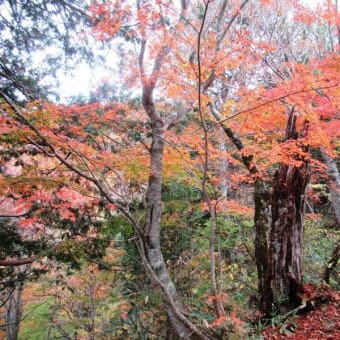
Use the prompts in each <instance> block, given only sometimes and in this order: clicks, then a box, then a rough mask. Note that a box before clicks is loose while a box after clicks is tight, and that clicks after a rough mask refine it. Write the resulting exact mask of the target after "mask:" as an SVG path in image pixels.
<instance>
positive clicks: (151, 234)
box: [143, 121, 190, 339]
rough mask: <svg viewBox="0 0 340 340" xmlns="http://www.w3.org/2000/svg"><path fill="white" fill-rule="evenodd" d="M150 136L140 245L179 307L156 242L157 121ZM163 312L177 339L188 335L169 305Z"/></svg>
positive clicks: (159, 167) (160, 126)
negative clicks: (144, 208) (148, 168)
mask: <svg viewBox="0 0 340 340" xmlns="http://www.w3.org/2000/svg"><path fill="white" fill-rule="evenodd" d="M152 136H153V137H152V144H151V148H150V175H149V185H148V189H147V192H146V222H145V227H144V230H143V239H144V248H145V253H146V255H147V259H148V261H149V263H150V265H151V267H152V269H153V270H154V272H155V274H156V275H157V277H158V278H159V280H160V281H161V283H162V285H163V287H164V289H165V290H166V293H167V295H168V296H170V297H171V298H172V300H173V301H174V303H175V305H176V306H177V307H178V308H179V309H182V304H181V301H180V298H179V296H178V293H177V291H176V288H175V285H174V283H173V281H172V279H171V278H170V275H169V272H168V269H167V267H166V264H165V262H164V259H163V255H162V251H161V246H160V228H161V216H162V204H161V188H162V175H163V152H164V131H163V123H162V122H161V121H157V122H155V123H154V124H153V127H152ZM167 314H168V316H169V319H170V321H171V324H172V326H173V327H174V329H175V330H176V333H177V334H178V336H179V337H180V338H181V339H186V338H189V334H190V330H189V329H188V327H187V326H186V325H185V324H184V323H183V322H182V321H181V320H179V318H178V317H177V316H176V314H175V313H174V311H173V309H172V307H171V306H168V307H167Z"/></svg>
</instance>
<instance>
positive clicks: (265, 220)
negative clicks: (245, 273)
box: [254, 179, 271, 305]
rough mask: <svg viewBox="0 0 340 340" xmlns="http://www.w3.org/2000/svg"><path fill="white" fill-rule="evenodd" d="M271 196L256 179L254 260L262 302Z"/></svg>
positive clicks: (264, 185) (261, 301)
mask: <svg viewBox="0 0 340 340" xmlns="http://www.w3.org/2000/svg"><path fill="white" fill-rule="evenodd" d="M270 201H271V198H270V193H269V189H268V187H267V185H266V184H265V183H264V181H262V180H260V179H258V180H256V182H255V184H254V203H255V214H254V225H255V261H256V267H257V277H258V291H259V295H260V297H261V300H260V305H261V304H262V303H263V296H264V295H265V292H264V280H265V277H266V273H267V257H268V233H269V229H270V225H271V202H270Z"/></svg>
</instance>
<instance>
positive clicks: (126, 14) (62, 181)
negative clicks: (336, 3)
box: [0, 0, 339, 339]
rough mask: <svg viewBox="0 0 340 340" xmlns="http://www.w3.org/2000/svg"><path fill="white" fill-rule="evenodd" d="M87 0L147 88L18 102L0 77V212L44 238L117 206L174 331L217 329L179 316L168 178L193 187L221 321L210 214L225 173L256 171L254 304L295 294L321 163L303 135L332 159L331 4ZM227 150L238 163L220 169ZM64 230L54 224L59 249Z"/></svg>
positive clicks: (281, 301)
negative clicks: (313, 180) (167, 228)
mask: <svg viewBox="0 0 340 340" xmlns="http://www.w3.org/2000/svg"><path fill="white" fill-rule="evenodd" d="M290 6H291V7H290ZM289 11H293V13H294V20H292V19H287V18H288V17H289ZM320 11H321V8H320ZM89 13H90V15H91V16H92V25H93V27H92V34H94V36H95V37H96V39H98V40H99V41H102V42H103V44H106V43H107V44H109V43H110V41H114V40H115V39H119V38H120V37H121V36H123V37H124V39H125V42H124V44H126V46H125V48H126V55H124V58H125V59H126V60H125V64H123V65H122V70H121V75H123V76H124V77H125V79H124V81H125V82H126V83H127V84H128V85H129V87H130V88H131V89H139V91H140V93H141V102H140V103H134V102H133V101H132V100H126V101H121V102H115V103H109V102H107V103H89V104H85V105H69V106H66V105H57V104H52V103H48V102H46V101H43V100H36V101H33V100H32V101H31V102H29V103H28V104H27V105H26V106H25V107H22V106H19V105H17V104H15V102H14V101H13V98H12V97H11V96H10V95H9V94H8V93H7V92H6V91H3V90H1V92H0V94H1V97H2V98H3V101H2V102H1V131H2V133H3V136H4V137H3V138H2V145H3V150H4V152H3V154H4V155H6V156H4V157H3V160H2V162H3V168H2V169H3V170H2V176H1V179H0V180H1V185H2V188H1V196H2V198H3V202H2V204H3V205H2V208H3V210H5V209H6V210H7V213H3V214H2V215H3V216H5V215H8V217H14V218H18V225H19V227H21V228H22V229H23V230H26V231H27V230H29V228H36V229H37V230H38V231H39V233H40V235H45V234H46V233H47V234H48V232H51V231H53V235H52V238H58V237H56V235H60V234H58V230H60V229H63V228H64V230H65V233H64V234H63V233H61V234H63V235H69V236H70V237H75V238H76V240H77V241H78V242H80V243H81V241H82V240H84V239H86V238H87V237H88V236H91V233H92V236H93V237H94V238H95V237H97V236H98V233H97V225H98V224H100V220H101V219H104V218H105V217H106V216H108V215H110V214H121V215H122V216H124V217H125V218H126V220H127V221H128V222H129V223H130V224H131V225H132V227H133V228H134V232H135V236H136V239H135V240H136V247H137V249H138V252H139V255H140V258H141V264H142V266H143V268H144V270H145V273H146V274H147V276H148V277H149V279H150V280H151V282H153V283H154V284H156V286H157V287H158V288H159V289H160V292H161V295H162V297H163V299H164V302H165V310H166V312H167V314H168V317H169V319H170V323H171V325H172V327H173V328H174V330H175V333H176V334H177V335H178V336H179V337H181V338H189V337H190V336H191V334H192V336H196V337H198V338H202V339H208V338H211V337H213V336H214V333H209V331H210V330H211V329H209V328H208V329H201V328H200V327H199V326H198V325H197V324H196V323H195V322H193V320H192V318H190V317H189V315H190V313H189V312H187V311H185V306H184V305H183V302H182V299H181V296H180V294H179V293H178V291H177V289H176V285H175V283H174V280H173V279H172V277H171V275H170V271H169V268H168V266H167V264H166V262H165V260H164V258H163V250H162V244H161V226H162V214H163V211H162V201H163V197H162V189H163V188H164V183H166V182H167V181H169V180H170V179H174V178H175V179H176V178H178V177H181V178H184V182H187V183H190V184H191V185H192V186H194V187H195V188H200V189H201V190H202V193H203V194H202V196H203V200H204V204H203V209H206V210H207V211H208V212H209V223H210V235H209V259H210V276H211V279H210V281H211V295H212V297H213V299H212V303H213V306H214V310H215V314H216V321H215V322H213V323H212V324H211V327H210V328H215V327H218V326H221V325H222V326H223V322H224V321H225V320H226V312H225V310H224V306H223V294H222V290H223V288H222V287H223V282H222V279H221V276H220V277H218V276H217V275H216V272H218V271H221V270H222V269H221V258H220V257H219V255H217V256H216V250H218V247H217V246H216V243H217V242H216V241H218V239H216V230H217V229H218V219H217V216H218V213H220V212H221V211H222V212H223V210H224V209H231V207H232V201H230V200H229V201H228V197H225V195H227V196H228V194H229V192H228V191H231V190H230V189H229V188H228V185H227V184H226V181H225V176H227V177H228V179H229V181H230V182H231V181H232V182H233V184H232V185H237V184H239V183H244V182H247V183H248V185H249V186H250V185H253V186H254V205H255V206H254V210H255V212H254V224H255V233H256V237H255V256H256V262H257V269H258V278H259V284H258V285H259V292H260V295H261V301H260V308H261V310H262V311H263V312H264V313H267V314H269V313H270V312H272V308H273V306H274V307H275V308H278V309H279V310H283V309H285V308H294V307H296V306H297V305H298V304H299V303H300V302H301V301H300V300H301V298H300V296H301V294H302V290H303V287H302V262H303V261H302V250H303V241H302V239H303V217H304V206H305V194H306V187H307V185H308V183H309V180H310V173H311V171H312V168H314V169H322V167H323V166H322V164H321V163H320V162H319V161H318V160H315V159H313V158H312V154H311V151H312V150H314V149H322V150H323V152H324V153H325V154H326V155H328V157H330V159H329V163H331V159H332V156H334V155H335V153H334V148H335V146H336V145H335V141H336V138H337V137H338V134H339V120H338V118H337V114H338V110H337V107H338V95H339V93H338V92H339V90H338V79H337V73H336V72H337V70H338V69H337V65H338V62H339V57H338V55H337V54H336V47H335V44H334V41H333V40H332V37H333V36H334V32H335V29H337V21H336V20H338V19H337V18H334V17H336V15H335V16H334V15H332V16H329V13H330V10H329V8H323V9H322V11H321V13H322V15H321V16H320V17H319V18H318V19H316V17H315V13H314V12H313V11H312V10H309V9H308V10H307V8H306V7H304V6H302V5H301V4H299V3H298V2H296V1H286V2H283V3H282V2H278V1H260V2H258V3H252V2H251V1H247V0H245V1H242V2H235V3H232V4H231V3H229V2H228V1H222V2H218V1H206V2H200V1H193V2H192V3H190V1H186V0H182V1H179V2H178V3H176V4H174V3H172V2H171V1H142V0H139V1H137V2H136V6H135V5H133V4H130V3H127V2H122V1H112V2H92V3H91V5H90V6H89ZM265 18H271V20H272V21H271V20H266V19H265ZM317 20H319V21H320V22H319V25H325V24H327V25H328V27H329V32H327V34H326V35H325V36H322V39H324V40H323V43H324V45H325V47H321V46H319V47H318V48H319V50H315V49H314V47H313V39H312V38H311V37H309V38H308V34H309V32H310V30H311V28H310V27H311V25H312V24H313V23H315V22H316V21H317ZM292 31H294V34H295V35H294V37H291V38H290V39H288V37H289V35H290V33H291V32H292ZM327 44H328V45H327ZM327 46H329V47H327ZM134 50H137V51H138V52H137V53H135V54H134V53H132V52H133V51H134ZM306 50H308V51H307V52H306ZM174 70H176V72H174ZM225 137H226V138H228V140H229V141H230V142H229V143H227V142H226V139H225ZM226 145H227V146H226ZM232 147H234V148H235V150H236V151H234V150H232ZM10 149H12V150H13V149H14V150H15V149H17V153H16V154H15V155H13V154H11V153H10V152H8V150H10ZM19 150H20V151H19ZM325 163H326V165H327V160H326V162H325ZM242 165H243V169H242V168H241V166H242ZM232 166H234V168H236V169H237V170H238V173H237V174H235V173H233V174H230V173H229V170H228V167H229V168H231V167H232ZM335 197H336V195H335ZM134 201H139V202H141V205H142V207H143V209H144V215H143V217H140V216H139V214H137V213H136V209H135V208H134V206H133V202H134ZM228 204H229V205H228ZM234 209H235V210H238V211H240V209H241V208H240V207H239V206H237V205H236V208H235V206H234ZM336 211H337V210H336ZM8 212H9V213H8ZM46 212H47V216H46ZM224 212H225V211H224ZM44 214H45V215H44ZM105 214H108V215H105ZM44 216H45V220H44ZM84 216H86V217H87V218H83V217H84ZM62 221H64V222H62ZM59 224H60V225H61V227H60V226H59ZM46 226H48V227H49V228H46ZM25 228H26V229H25ZM69 230H72V232H69ZM59 238H60V236H59ZM69 245H70V244H69V243H67V242H66V241H65V240H64V241H61V242H60V244H58V246H57V249H54V250H58V249H60V248H61V249H65V248H67V247H68V246H69ZM53 247H56V246H55V244H53ZM81 248H82V247H80V248H79V247H78V248H77V247H76V251H77V252H79V251H80V249H81ZM94 248H95V247H94ZM22 260H23V261H25V259H22ZM7 261H13V260H10V259H7ZM26 261H27V259H26ZM8 263H10V262H8ZM12 264H13V262H12ZM233 319H234V321H235V322H236V324H237V322H238V319H237V317H236V316H235V315H234V314H233ZM212 332H213V331H212ZM223 332H225V329H223V327H222V330H221V334H223ZM212 334H213V335H212ZM221 336H222V335H221Z"/></svg>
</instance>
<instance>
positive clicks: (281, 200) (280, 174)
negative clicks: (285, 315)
mask: <svg viewBox="0 0 340 340" xmlns="http://www.w3.org/2000/svg"><path fill="white" fill-rule="evenodd" d="M296 118H297V116H296V115H295V114H294V113H293V112H291V114H290V117H289V120H288V123H287V129H286V140H287V141H288V140H293V139H297V137H298V135H297V133H296ZM295 159H296V160H299V161H301V162H302V163H301V165H300V166H295V165H288V164H281V165H280V167H279V169H278V170H277V172H276V173H275V175H274V179H273V194H272V222H271V230H270V239H269V242H270V244H269V249H268V261H267V272H266V277H265V281H264V290H263V294H264V295H263V296H262V300H263V305H262V308H263V310H262V311H263V312H265V313H266V314H267V315H268V314H270V312H272V311H273V309H274V310H276V311H278V312H285V311H287V310H289V309H292V308H294V307H296V306H298V305H299V304H300V303H301V297H300V296H301V293H302V268H303V232H304V228H303V219H304V209H305V191H306V187H307V185H308V183H309V179H310V170H309V165H308V162H307V161H305V160H304V159H303V158H302V157H301V156H300V155H299V153H298V152H297V153H296V155H295Z"/></svg>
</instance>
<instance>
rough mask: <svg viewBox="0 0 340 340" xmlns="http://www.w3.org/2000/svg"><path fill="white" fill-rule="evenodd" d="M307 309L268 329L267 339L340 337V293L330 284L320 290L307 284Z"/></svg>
mask: <svg viewBox="0 0 340 340" xmlns="http://www.w3.org/2000/svg"><path fill="white" fill-rule="evenodd" d="M305 291H306V292H307V298H308V300H307V301H308V302H307V308H306V309H307V311H302V313H300V315H295V316H293V317H290V318H289V319H287V320H285V321H284V322H281V323H279V324H278V325H277V326H275V327H270V328H266V329H265V330H264V331H263V332H262V334H261V335H262V337H263V338H264V339H265V340H274V339H275V340H277V339H291V340H333V339H334V340H337V339H340V294H339V292H337V291H336V290H334V289H331V288H329V287H328V286H322V287H320V288H319V289H316V288H315V287H314V286H312V285H307V286H306V289H305Z"/></svg>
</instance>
